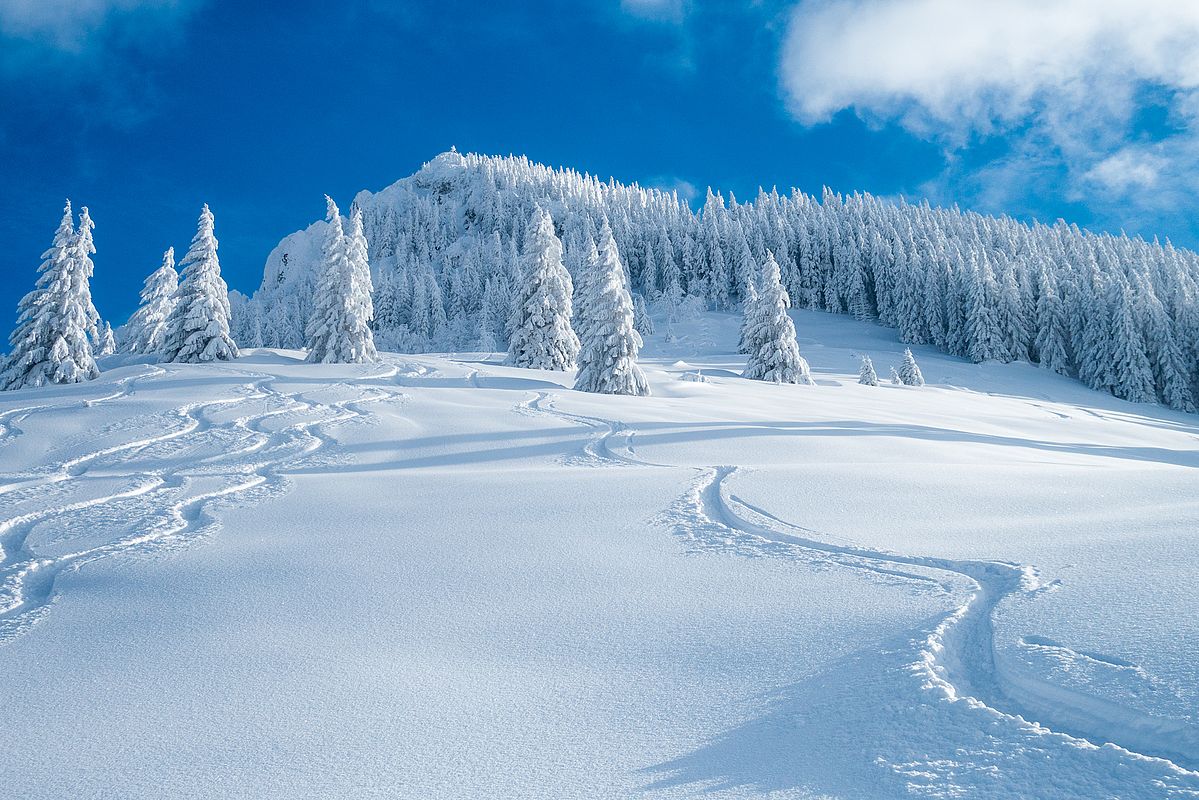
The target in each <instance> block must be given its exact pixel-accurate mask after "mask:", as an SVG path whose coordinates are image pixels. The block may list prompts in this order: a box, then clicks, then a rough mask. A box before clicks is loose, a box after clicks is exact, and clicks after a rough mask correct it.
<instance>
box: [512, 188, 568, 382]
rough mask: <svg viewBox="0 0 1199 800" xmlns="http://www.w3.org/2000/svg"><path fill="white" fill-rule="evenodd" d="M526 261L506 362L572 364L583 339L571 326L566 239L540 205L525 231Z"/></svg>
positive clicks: (561, 366) (550, 366) (536, 365)
mask: <svg viewBox="0 0 1199 800" xmlns="http://www.w3.org/2000/svg"><path fill="white" fill-rule="evenodd" d="M522 261H523V263H522V269H521V272H522V273H523V275H524V283H523V285H522V286H521V288H520V291H519V293H518V295H517V298H516V304H515V307H514V309H513V311H512V318H511V320H510V322H509V326H508V327H509V329H510V330H511V332H512V335H511V338H510V339H509V341H508V359H507V362H506V363H508V364H510V365H511V366H514V367H527V368H529V369H552V370H568V369H573V368H574V366H575V359H576V358H577V357H578V355H579V339H578V337H577V336H576V335H575V332H574V329H573V328H571V325H570V320H571V314H572V308H571V299H570V296H571V293H572V292H573V291H574V286H573V284H572V282H571V279H570V273H568V272H567V271H566V267H565V266H564V265H563V264H562V242H560V241H559V240H558V237H557V236H556V235H555V234H554V222H553V220H552V219H551V218H550V215H549V212H548V211H546V210H544V209H542V208H538V209H536V210H535V211H534V212H533V217H532V219H531V220H530V222H529V225H528V228H527V230H526V232H525V246H524V255H523V256H522Z"/></svg>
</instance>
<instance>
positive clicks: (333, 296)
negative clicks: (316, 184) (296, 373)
mask: <svg viewBox="0 0 1199 800" xmlns="http://www.w3.org/2000/svg"><path fill="white" fill-rule="evenodd" d="M325 204H326V209H327V215H328V220H329V230H328V231H327V233H326V235H325V249H324V253H323V260H324V272H323V275H322V277H321V282H320V284H319V285H318V287H317V297H316V307H315V308H314V309H313V313H312V316H311V317H310V318H309V320H308V326H307V336H308V361H309V362H310V363H313V364H361V363H366V362H373V361H377V360H378V353H376V352H375V337H374V334H373V333H372V332H371V328H370V321H371V318H372V317H373V316H374V305H373V302H372V300H371V290H372V287H371V273H370V266H369V265H368V264H367V244H366V235H365V234H364V233H363V230H362V211H361V210H360V209H359V208H358V207H357V206H354V207H353V208H352V209H351V210H350V232H349V233H348V234H347V233H345V231H344V229H343V227H342V224H341V212H340V211H338V209H337V204H336V203H334V202H333V198H331V197H329V196H328V195H326V196H325Z"/></svg>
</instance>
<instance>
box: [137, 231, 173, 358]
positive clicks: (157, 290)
mask: <svg viewBox="0 0 1199 800" xmlns="http://www.w3.org/2000/svg"><path fill="white" fill-rule="evenodd" d="M178 288H179V273H177V272H175V248H173V247H170V248H167V251H166V252H165V253H163V254H162V266H161V267H159V268H158V269H156V270H154V271H153V272H152V273H150V276H149V277H147V278H146V282H145V285H143V287H142V295H141V297H142V303H141V305H140V306H138V309H137V311H135V312H133V316H132V317H130V318H129V322H127V323H126V324H125V347H124V349H125V350H126V351H127V352H130V353H142V354H146V355H149V354H151V353H157V352H158V351H159V350H160V349H161V348H162V343H163V339H165V338H166V326H167V320H168V319H169V318H170V316H171V311H172V310H173V309H174V308H175V292H176V290H178Z"/></svg>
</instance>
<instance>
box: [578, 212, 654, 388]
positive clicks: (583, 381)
mask: <svg viewBox="0 0 1199 800" xmlns="http://www.w3.org/2000/svg"><path fill="white" fill-rule="evenodd" d="M592 268H593V269H595V273H594V274H593V275H592V276H591V279H590V280H589V281H588V283H587V295H586V296H585V297H584V298H583V299H582V301H581V309H580V310H581V311H582V313H583V314H584V315H585V317H586V318H587V320H588V329H587V331H588V332H587V335H586V338H585V339H584V340H583V347H582V352H581V353H580V356H579V375H578V378H577V379H576V380H575V388H576V389H578V390H579V391H583V392H600V393H602V394H629V395H647V394H649V383H648V382H647V381H646V379H645V373H644V372H642V371H641V367H639V366H638V365H637V353H638V351H640V349H641V344H642V342H641V334H639V333H637V331H636V329H635V328H634V314H633V299H632V297H631V296H630V295H629V289H628V285H627V283H626V279H625V268H624V265H623V264H622V263H621V260H620V252H619V250H618V249H617V247H616V240H615V239H614V238H613V237H612V229H611V228H610V227H608V225H607V223H606V222H605V224H604V226H603V228H602V230H601V231H600V249H599V254H598V260H597V261H596V263H595V265H594V266H593V267H592Z"/></svg>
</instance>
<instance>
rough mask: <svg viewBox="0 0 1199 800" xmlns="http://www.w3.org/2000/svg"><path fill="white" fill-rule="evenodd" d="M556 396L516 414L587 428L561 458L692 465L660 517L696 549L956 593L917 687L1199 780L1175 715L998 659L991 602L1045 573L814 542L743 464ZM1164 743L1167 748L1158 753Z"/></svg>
mask: <svg viewBox="0 0 1199 800" xmlns="http://www.w3.org/2000/svg"><path fill="white" fill-rule="evenodd" d="M555 398H556V395H555V394H553V393H550V392H537V393H536V395H535V396H534V397H532V398H531V399H529V400H527V401H525V402H524V403H521V404H520V405H519V406H518V407H517V410H518V411H522V412H534V413H541V414H546V415H549V416H552V417H555V418H557V419H560V420H564V421H568V422H573V423H575V424H577V425H582V426H585V427H587V428H590V429H592V430H593V431H594V433H593V434H592V435H591V436H590V437H589V438H588V440H587V442H586V443H585V444H584V445H583V446H582V448H581V450H580V453H579V454H578V455H577V456H575V457H573V458H568V459H567V463H571V464H575V465H586V466H597V467H599V466H630V465H635V466H641V467H659V468H671V469H679V468H685V469H692V470H695V471H697V476H696V478H695V480H694V481H693V483H692V485H691V486H690V488H689V489H688V491H687V493H686V494H685V495H684V496H683V497H682V498H681V499H679V500H678V501H676V503H675V504H674V506H673V507H672V508H671V510H670V511H669V512H667V513H666V514H665V515H663V517H662V518H661V520H660V521H662V522H664V523H665V524H667V525H668V526H669V527H671V528H672V529H673V530H674V531H675V532H676V533H677V534H680V535H682V536H683V537H685V538H687V539H690V540H691V541H693V542H696V543H697V544H699V545H700V546H702V547H705V548H708V549H720V550H732V551H734V552H737V553H739V554H742V555H750V556H766V555H777V554H779V552H780V551H781V550H791V551H792V552H795V551H797V550H798V551H803V552H804V553H805V554H807V555H808V556H811V555H812V554H819V556H820V557H822V558H824V559H827V560H831V561H834V562H836V563H838V564H841V565H843V566H846V567H849V568H852V569H857V570H865V571H868V572H870V573H873V574H876V575H881V576H883V577H886V578H898V579H903V580H907V581H916V582H919V583H921V584H923V585H925V586H928V585H933V586H935V587H937V588H938V589H939V590H940V591H944V592H945V593H946V594H948V595H950V596H961V595H962V594H965V595H966V599H965V601H964V602H962V603H961V605H959V606H958V607H957V608H955V609H954V610H953V611H952V612H951V613H950V614H949V615H947V616H946V617H945V618H944V619H943V620H942V621H941V623H940V624H938V625H937V626H936V627H935V628H933V629H932V630H931V631H928V632H927V633H926V634H922V638H919V639H918V640H917V641H916V645H917V648H916V649H917V655H916V658H915V660H914V661H913V662H912V663H911V665H910V670H911V672H912V673H913V675H915V676H916V677H917V678H918V679H919V680H920V681H921V684H922V688H923V689H925V690H929V691H932V692H934V693H936V695H937V696H938V697H940V698H941V699H943V700H945V701H947V702H952V703H958V702H961V703H964V704H965V705H966V706H967V707H969V708H972V709H974V710H976V711H977V712H979V713H982V714H988V715H991V716H993V717H995V718H998V719H1002V720H1006V721H1008V722H1010V723H1012V724H1014V725H1016V726H1019V727H1020V728H1021V729H1024V730H1026V731H1028V732H1030V733H1033V734H1034V735H1037V736H1038V737H1041V738H1042V739H1044V738H1045V737H1055V738H1057V739H1059V740H1060V741H1061V743H1062V744H1063V745H1066V746H1074V747H1082V748H1088V749H1098V748H1097V746H1096V744H1095V742H1099V743H1102V744H1103V746H1104V747H1109V748H1114V749H1115V750H1116V751H1118V752H1120V753H1122V754H1123V755H1124V756H1126V757H1128V758H1131V759H1135V760H1137V761H1150V762H1157V763H1158V764H1159V766H1160V767H1161V768H1163V770H1164V771H1166V772H1167V773H1170V774H1171V775H1172V776H1173V777H1175V778H1184V779H1191V778H1199V771H1195V770H1194V767H1195V766H1196V765H1199V741H1196V740H1195V738H1194V735H1193V734H1192V733H1190V731H1189V730H1188V729H1187V727H1186V726H1185V725H1184V724H1183V723H1182V722H1180V721H1176V720H1169V719H1162V718H1158V717H1154V716H1151V715H1149V714H1145V713H1143V712H1140V711H1137V710H1135V709H1131V708H1127V707H1123V706H1120V705H1117V704H1115V703H1111V702H1108V701H1105V700H1103V699H1101V698H1097V697H1093V696H1091V695H1084V694H1082V693H1078V692H1073V691H1071V690H1069V689H1067V688H1064V687H1061V686H1059V685H1057V684H1054V683H1052V682H1050V681H1042V680H1037V679H1031V678H1030V677H1029V676H1026V675H1021V676H1018V677H1017V676H1014V675H1009V674H1006V673H1005V672H1004V670H1002V669H1001V668H1000V667H999V666H998V665H997V663H996V658H995V635H994V629H993V615H994V612H995V609H996V607H997V606H998V605H999V604H1000V603H1001V602H1002V601H1003V600H1004V599H1005V598H1008V597H1011V596H1013V595H1016V594H1018V593H1024V594H1035V593H1037V592H1041V591H1049V590H1052V589H1053V588H1054V586H1055V585H1056V584H1057V583H1058V582H1057V581H1051V582H1044V581H1042V580H1041V578H1040V576H1039V574H1038V573H1037V571H1036V569H1035V568H1033V567H1030V566H1026V565H1022V564H1016V563H1012V562H1007V561H985V560H977V559H970V560H955V559H948V558H936V557H930V556H908V555H902V554H898V553H890V552H885V551H881V550H874V549H872V548H866V547H857V546H853V545H850V544H835V543H832V542H831V541H829V539H831V538H832V537H823V538H813V537H814V536H817V535H819V534H818V533H817V532H816V531H812V530H810V529H807V528H802V527H800V526H798V525H794V524H792V523H789V522H786V521H783V520H781V519H779V518H778V517H775V516H773V515H772V514H770V513H768V512H767V511H764V510H763V509H760V508H757V507H755V506H753V505H751V504H749V503H747V502H746V501H744V500H741V499H740V498H738V497H737V496H736V495H735V494H733V493H732V492H731V489H730V486H729V484H730V481H731V479H733V478H734V477H735V476H736V475H738V474H739V473H741V472H742V471H743V470H742V468H741V467H738V466H704V467H695V466H684V467H680V466H679V465H670V464H657V463H652V462H648V461H644V460H641V459H639V458H638V457H637V455H636V453H635V451H634V449H633V446H632V442H633V438H634V435H635V431H633V430H632V429H630V428H629V427H628V426H626V425H624V424H623V423H621V422H619V421H615V420H609V419H604V418H601V417H592V416H587V415H583V414H575V413H570V412H565V411H562V410H560V409H558V408H557V407H556V406H555V405H554V400H555ZM614 440H618V441H621V442H623V444H622V446H620V447H619V449H614V448H613V445H612V442H613V441H614ZM1021 645H1022V646H1024V647H1026V648H1039V649H1042V650H1048V649H1052V650H1054V652H1055V653H1057V654H1059V655H1062V656H1063V657H1065V658H1075V659H1087V660H1090V661H1093V662H1099V663H1103V664H1107V665H1109V666H1113V667H1118V668H1121V669H1129V670H1134V671H1135V670H1138V669H1139V668H1137V667H1135V665H1131V664H1127V663H1126V662H1124V661H1122V660H1119V659H1111V658H1108V657H1106V656H1102V655H1099V654H1096V653H1079V652H1076V651H1073V650H1070V649H1069V648H1065V647H1064V646H1062V645H1059V644H1057V643H1056V642H1052V641H1050V640H1048V639H1044V638H1039V637H1026V638H1025V639H1024V640H1023V641H1022V642H1021ZM1025 703H1027V704H1031V705H1035V706H1036V707H1037V708H1038V709H1039V710H1038V711H1037V712H1036V713H1030V712H1028V711H1026V710H1024V709H1023V708H1022V704H1025ZM1002 709H1007V710H1006V711H1005V710H1002ZM1161 742H1173V743H1174V745H1173V747H1171V748H1170V750H1169V751H1168V752H1163V751H1161ZM1186 793H1187V794H1190V792H1186ZM1195 794H1199V792H1197V793H1195Z"/></svg>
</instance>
